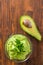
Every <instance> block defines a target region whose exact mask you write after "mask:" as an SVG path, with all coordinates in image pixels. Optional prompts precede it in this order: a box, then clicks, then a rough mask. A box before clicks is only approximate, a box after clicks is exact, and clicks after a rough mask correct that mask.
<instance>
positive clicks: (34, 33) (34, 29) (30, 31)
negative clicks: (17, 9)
mask: <svg viewBox="0 0 43 65" xmlns="http://www.w3.org/2000/svg"><path fill="white" fill-rule="evenodd" d="M26 19H27V20H29V21H30V22H31V25H32V28H28V27H26V26H25V25H24V24H23V21H24V20H26ZM20 26H21V28H22V29H23V30H24V31H25V32H27V33H28V34H29V35H31V36H33V37H35V38H36V39H37V40H41V35H40V33H39V31H38V29H37V27H36V24H35V22H34V20H33V19H32V18H31V17H30V16H21V18H20Z"/></svg>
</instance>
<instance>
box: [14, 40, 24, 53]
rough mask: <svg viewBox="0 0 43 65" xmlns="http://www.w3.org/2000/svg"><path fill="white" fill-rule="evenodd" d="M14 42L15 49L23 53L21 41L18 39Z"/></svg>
mask: <svg viewBox="0 0 43 65" xmlns="http://www.w3.org/2000/svg"><path fill="white" fill-rule="evenodd" d="M15 42H16V47H17V48H18V49H19V51H20V52H24V51H23V48H24V46H23V43H21V41H20V40H18V39H16V41H15Z"/></svg>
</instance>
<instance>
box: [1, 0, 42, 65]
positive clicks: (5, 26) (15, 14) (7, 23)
mask: <svg viewBox="0 0 43 65" xmlns="http://www.w3.org/2000/svg"><path fill="white" fill-rule="evenodd" d="M22 15H29V16H31V17H32V18H33V19H34V20H35V23H36V25H37V27H38V29H39V31H40V33H41V35H42V41H41V42H38V41H37V40H36V39H34V38H32V37H31V36H29V35H28V34H27V33H25V32H24V31H23V30H22V29H21V27H20V24H19V22H20V16H22ZM18 33H20V34H24V35H26V36H27V37H28V38H30V39H31V41H32V44H33V53H32V55H31V57H30V58H29V59H28V60H27V61H26V62H23V63H15V62H14V61H10V60H9V59H8V58H7V57H6V55H5V51H4V45H5V42H6V40H7V39H8V37H9V36H10V35H12V34H18ZM0 65H43V0H0Z"/></svg>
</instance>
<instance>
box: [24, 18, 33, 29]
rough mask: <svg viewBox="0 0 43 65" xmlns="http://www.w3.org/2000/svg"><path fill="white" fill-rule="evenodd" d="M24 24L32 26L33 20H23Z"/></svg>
mask: <svg viewBox="0 0 43 65" xmlns="http://www.w3.org/2000/svg"><path fill="white" fill-rule="evenodd" d="M23 24H24V25H25V26H26V27H28V28H32V24H31V22H30V21H29V20H27V19H26V20H24V21H23Z"/></svg>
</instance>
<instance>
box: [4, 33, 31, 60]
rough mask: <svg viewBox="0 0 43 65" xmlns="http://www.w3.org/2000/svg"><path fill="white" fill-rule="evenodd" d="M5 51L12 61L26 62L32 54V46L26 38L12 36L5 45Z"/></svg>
mask: <svg viewBox="0 0 43 65" xmlns="http://www.w3.org/2000/svg"><path fill="white" fill-rule="evenodd" d="M5 51H6V53H7V55H8V57H9V58H10V59H11V60H24V59H26V57H27V55H28V54H30V53H31V51H32V50H31V44H30V41H29V40H28V39H27V37H26V36H24V35H21V34H16V35H12V36H11V37H10V38H9V39H8V40H7V41H6V43H5Z"/></svg>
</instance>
